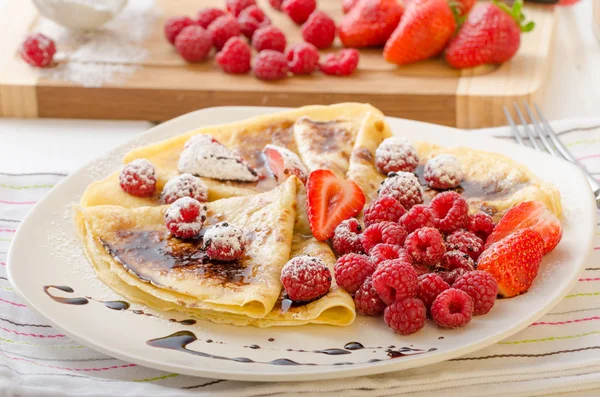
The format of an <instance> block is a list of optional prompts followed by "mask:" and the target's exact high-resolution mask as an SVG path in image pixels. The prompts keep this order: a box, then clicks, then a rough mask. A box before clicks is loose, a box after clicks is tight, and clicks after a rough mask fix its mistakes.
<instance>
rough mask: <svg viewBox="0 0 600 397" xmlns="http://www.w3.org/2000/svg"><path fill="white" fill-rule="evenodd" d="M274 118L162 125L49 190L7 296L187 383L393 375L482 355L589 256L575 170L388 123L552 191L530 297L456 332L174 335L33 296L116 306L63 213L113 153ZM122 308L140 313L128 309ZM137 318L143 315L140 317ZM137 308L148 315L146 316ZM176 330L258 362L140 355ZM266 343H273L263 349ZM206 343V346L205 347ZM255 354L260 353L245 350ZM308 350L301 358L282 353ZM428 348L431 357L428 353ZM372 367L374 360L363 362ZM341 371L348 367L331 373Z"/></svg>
mask: <svg viewBox="0 0 600 397" xmlns="http://www.w3.org/2000/svg"><path fill="white" fill-rule="evenodd" d="M275 110H277V109H273V108H259V107H222V108H212V109H204V110H200V111H197V112H193V113H190V114H187V115H184V116H181V117H179V118H177V119H174V120H171V121H169V122H166V123H164V124H161V125H159V126H157V127H155V128H153V129H151V130H150V131H148V132H147V133H145V134H143V135H141V136H139V137H137V138H135V139H133V140H132V141H131V142H129V143H128V144H127V145H125V146H123V147H120V148H118V149H116V150H114V151H113V152H111V153H109V154H108V155H106V156H103V157H102V158H101V159H99V160H96V161H94V162H93V163H91V164H89V165H87V166H85V167H83V168H82V169H80V170H79V171H77V172H75V173H73V174H72V175H70V176H69V177H68V178H66V179H65V180H64V181H63V182H62V183H60V184H59V185H58V186H56V187H55V188H54V189H53V190H52V191H51V192H50V193H49V194H48V195H47V196H46V197H44V199H43V200H41V201H40V202H39V203H38V205H37V206H36V207H35V208H34V209H33V210H32V211H31V212H30V213H29V215H28V216H27V218H26V219H25V220H24V221H23V223H22V224H21V226H20V227H19V230H18V231H17V233H16V235H15V237H14V240H13V243H12V246H11V250H10V252H9V255H8V275H9V278H10V281H11V283H12V284H13V285H14V287H15V289H16V290H17V291H18V292H19V293H20V294H21V295H22V296H23V298H24V299H25V300H26V301H27V303H28V304H29V306H30V307H32V308H34V309H35V310H36V311H38V312H39V313H40V314H41V315H42V316H44V317H46V318H47V319H48V320H49V321H50V322H51V323H52V324H53V325H54V326H55V327H56V328H58V329H60V330H61V331H63V332H64V333H65V334H67V335H69V336H70V337H72V338H73V339H75V340H77V341H79V342H81V343H83V344H86V345H88V346H90V347H92V348H94V349H96V350H98V351H101V352H103V353H106V354H108V355H110V356H113V357H117V358H120V359H123V360H126V361H129V362H133V363H137V364H141V365H145V366H148V367H153V368H157V369H162V370H166V371H172V372H177V373H182V374H188V375H197V376H205V377H214V378H224V379H236V380H249V381H288V380H313V379H327V378H340V377H346V376H356V375H357V374H360V375H369V374H375V373H381V372H388V371H396V370H400V369H406V368H412V367H416V366H422V365H426V364H432V363H436V362H439V361H442V360H447V359H450V358H453V357H457V356H461V355H464V354H467V353H470V352H473V351H475V350H477V349H481V348H483V347H486V346H488V345H491V344H492V343H495V342H497V341H499V340H501V339H504V338H506V337H508V336H510V335H512V334H514V333H516V332H517V331H519V330H521V329H523V328H525V327H526V326H527V325H529V324H531V323H532V322H533V321H535V320H536V319H538V318H539V317H541V316H542V315H543V314H544V313H546V312H547V311H548V310H550V309H551V308H552V307H553V306H554V305H555V304H556V303H557V302H558V301H559V300H560V299H561V298H562V297H563V296H564V295H565V294H566V293H567V292H568V291H569V290H570V289H571V288H572V287H573V285H574V284H575V282H576V280H577V278H578V276H579V274H580V273H581V271H582V270H583V268H584V261H585V259H586V257H587V256H588V254H589V252H590V251H591V246H592V238H593V234H594V233H593V231H594V227H595V222H596V221H595V219H596V208H595V204H594V200H593V197H592V195H591V192H590V189H589V186H588V184H587V181H586V179H585V178H584V176H583V175H582V173H581V172H580V171H579V169H577V168H576V167H575V166H573V165H571V164H569V163H566V162H564V161H562V160H558V159H556V158H553V157H551V156H548V155H544V154H540V153H537V152H534V151H533V150H529V149H525V148H522V147H519V146H516V145H514V144H510V143H507V142H503V141H499V140H494V139H491V138H487V137H483V136H478V135H477V134H474V133H468V132H462V131H458V130H455V129H451V128H446V127H441V126H436V125H431V124H425V123H419V122H414V121H408V120H401V119H396V118H389V119H388V121H389V123H390V125H391V127H392V129H393V130H394V131H395V132H396V133H398V134H402V135H404V136H407V137H409V138H413V139H418V140H428V141H432V142H436V143H438V144H441V145H462V146H469V147H472V148H476V149H482V150H489V151H495V152H499V153H502V154H505V155H507V156H509V157H511V158H513V159H515V160H516V161H518V162H520V163H523V164H525V165H527V166H528V167H529V168H530V169H531V170H532V171H533V172H534V173H536V174H537V175H538V176H540V177H541V178H543V179H545V180H547V181H549V182H552V183H554V184H555V186H557V187H558V188H559V190H560V192H561V194H562V200H563V201H562V202H563V207H564V215H565V218H564V223H563V228H564V235H563V239H562V241H561V243H560V244H559V245H558V247H557V248H556V249H555V250H554V251H553V252H552V253H551V254H550V255H548V256H547V257H546V258H544V261H543V263H542V266H541V269H540V274H539V276H538V277H537V279H536V280H535V283H534V285H533V286H532V288H531V290H530V291H529V292H528V293H527V294H525V295H522V296H519V297H517V298H513V299H508V300H500V301H498V302H497V304H496V306H495V307H494V308H493V309H492V311H491V312H490V313H489V314H488V315H486V316H482V317H475V318H474V319H473V321H471V323H470V324H469V325H468V326H466V327H464V328H462V329H459V330H451V331H448V330H442V329H438V328H437V327H435V326H434V325H432V324H431V323H428V324H427V325H426V327H425V329H424V330H422V331H420V332H418V333H417V334H415V335H412V336H408V337H403V336H399V335H396V334H394V333H393V332H391V330H389V329H388V328H387V327H386V326H385V324H384V322H383V321H382V319H381V318H376V319H373V318H366V317H362V316H359V317H358V318H357V320H356V321H355V322H354V324H353V325H351V326H349V327H331V326H316V325H310V326H301V327H288V328H286V327H275V328H267V329H258V328H254V327H243V328H240V327H234V326H228V325H217V324H212V323H210V322H205V321H198V323H197V324H196V325H192V326H185V325H181V324H177V323H173V322H169V321H168V320H167V319H169V318H173V317H176V318H178V319H182V318H183V317H178V316H176V315H173V314H170V313H168V314H162V315H161V314H160V313H158V315H159V317H147V316H141V315H135V314H134V313H132V311H131V310H127V311H115V310H110V309H107V308H106V307H105V306H104V305H102V304H101V303H98V302H95V301H92V302H90V304H87V305H82V306H76V305H65V304H61V303H57V302H55V301H54V300H52V299H50V297H49V296H48V295H46V294H45V293H44V291H43V289H42V287H43V286H44V285H48V284H54V285H67V286H70V287H72V288H73V289H74V290H75V292H74V293H73V294H68V293H63V292H60V291H56V290H54V291H53V293H54V294H55V295H60V296H92V297H94V298H96V299H100V300H102V299H118V298H119V297H118V296H117V295H116V294H115V293H113V292H112V291H111V290H109V289H108V288H107V287H106V286H104V284H102V283H101V282H100V281H99V280H98V279H97V278H96V276H95V274H94V272H93V270H92V268H91V266H90V265H89V264H88V263H87V261H86V260H85V259H84V257H83V255H82V252H81V247H80V245H79V244H78V242H77V241H76V240H75V238H74V230H73V225H72V221H71V219H70V205H71V204H72V203H74V202H77V201H78V200H79V197H80V195H81V194H82V193H83V191H84V190H85V188H86V186H87V185H88V184H89V183H90V182H92V181H93V180H95V179H98V178H100V177H103V176H105V175H107V174H109V173H110V172H112V171H113V170H115V169H117V168H118V167H119V166H120V164H121V162H120V159H121V157H122V155H123V154H124V153H125V152H126V151H128V150H129V149H130V148H132V147H137V146H140V145H143V144H147V143H150V142H156V141H159V140H162V139H164V138H167V137H171V136H174V135H177V134H179V133H182V132H185V131H187V130H190V129H193V128H197V127H199V126H201V125H209V124H218V123H224V122H230V121H234V120H238V119H244V118H247V117H250V116H254V115H257V114H263V113H269V112H273V111H275ZM131 309H140V307H139V305H135V304H133V305H132V308H131ZM141 309H143V310H146V309H145V308H143V307H142V308H141ZM146 311H147V310H146ZM180 330H188V331H192V332H193V333H194V334H195V335H196V336H197V337H198V341H196V342H193V343H192V344H190V345H189V346H188V348H189V349H192V350H195V351H201V352H205V353H208V354H213V355H218V356H221V357H228V358H234V357H246V358H250V359H252V360H253V361H256V362H262V363H242V362H236V361H231V360H223V359H214V358H207V357H201V356H198V355H192V354H186V353H185V352H181V351H174V350H165V349H159V348H156V347H151V346H149V345H147V344H146V341H148V340H150V339H153V338H159V337H164V336H166V335H169V334H172V333H174V332H177V331H180ZM269 338H274V341H269ZM207 339H212V340H213V341H214V342H223V343H207ZM351 341H359V342H361V343H362V344H363V345H364V346H367V347H369V348H365V349H362V350H354V351H352V353H351V354H346V355H327V354H322V353H315V352H314V351H315V350H321V349H328V348H343V347H344V345H345V343H346V342H351ZM250 345H258V346H260V347H261V349H251V348H249V347H248V346H250ZM389 345H394V346H395V348H394V350H398V349H399V348H401V347H412V348H414V349H423V352H418V351H412V352H409V353H421V354H414V355H407V356H402V357H398V358H390V357H388V353H387V352H386V349H387V348H388V346H389ZM287 349H293V350H307V352H297V351H287ZM430 349H435V350H431V351H430ZM280 358H287V359H290V360H293V361H296V362H298V363H313V364H317V365H314V366H313V365H310V366H309V365H272V364H265V362H269V361H271V360H275V359H280ZM373 359H379V360H382V361H377V362H368V361H369V360H373ZM340 362H349V363H352V364H348V365H332V364H334V363H340Z"/></svg>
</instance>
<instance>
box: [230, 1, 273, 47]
mask: <svg viewBox="0 0 600 397" xmlns="http://www.w3.org/2000/svg"><path fill="white" fill-rule="evenodd" d="M237 21H238V23H239V24H240V29H241V31H242V33H243V34H244V36H246V37H247V38H248V39H252V35H253V34H254V32H255V31H256V30H258V28H261V27H264V26H268V25H270V24H271V20H270V19H269V17H268V16H266V15H265V13H264V12H263V11H262V10H261V9H260V8H258V6H250V7H248V8H246V9H245V10H243V11H242V12H241V13H240V16H239V17H238V19H237Z"/></svg>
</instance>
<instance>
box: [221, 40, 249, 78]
mask: <svg viewBox="0 0 600 397" xmlns="http://www.w3.org/2000/svg"><path fill="white" fill-rule="evenodd" d="M251 58H252V50H251V49H250V46H249V45H248V43H246V42H245V41H244V40H243V39H242V38H240V37H232V38H230V39H229V40H227V43H226V44H225V47H223V49H222V50H221V51H219V52H218V53H217V56H216V57H215V60H216V61H217V65H219V67H220V68H221V69H222V70H223V71H224V72H225V73H232V74H244V73H248V72H249V71H250V59H251Z"/></svg>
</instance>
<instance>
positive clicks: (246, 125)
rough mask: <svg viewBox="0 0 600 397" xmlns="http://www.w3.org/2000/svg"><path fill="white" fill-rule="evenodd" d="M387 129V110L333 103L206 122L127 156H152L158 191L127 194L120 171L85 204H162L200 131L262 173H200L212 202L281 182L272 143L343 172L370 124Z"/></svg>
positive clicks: (94, 187)
mask: <svg viewBox="0 0 600 397" xmlns="http://www.w3.org/2000/svg"><path fill="white" fill-rule="evenodd" d="M375 122H376V123H377V125H378V126H380V128H384V126H385V121H384V116H383V114H382V113H381V112H380V111H379V110H378V109H376V108H374V107H372V106H371V105H367V104H358V103H341V104H337V105H331V106H306V107H301V108H298V109H295V110H290V111H283V112H279V113H274V114H268V115H263V116H258V117H253V118H250V119H247V120H243V121H238V122H234V123H229V124H223V125H217V126H209V127H202V128H199V129H196V130H193V131H189V132H186V133H183V134H180V135H177V136H175V137H173V138H170V139H167V140H164V141H162V142H158V143H156V144H152V145H148V146H144V147H141V148H138V149H134V150H132V151H130V152H129V153H127V154H126V155H125V157H124V159H123V160H124V163H130V162H131V161H133V160H136V159H142V158H143V159H146V160H148V161H150V162H151V163H152V164H153V165H154V167H155V169H156V176H157V189H156V192H155V194H154V196H152V197H149V198H140V197H135V196H132V195H129V194H127V193H125V192H124V191H123V190H122V189H121V188H120V186H119V172H120V170H117V171H115V172H114V173H113V174H111V175H110V176H108V177H107V178H105V179H103V180H100V181H97V182H94V183H92V184H91V185H90V186H89V187H88V188H87V190H86V191H85V193H84V194H83V197H82V198H81V202H80V204H81V206H83V207H89V206H94V205H108V204H112V205H120V206H123V207H129V208H135V207H140V206H149V205H160V204H161V203H160V193H161V191H162V188H163V186H164V185H165V183H166V182H167V181H168V180H169V179H171V178H173V177H175V176H177V175H179V174H180V173H181V171H180V169H179V160H180V156H181V153H182V152H183V149H184V145H185V144H186V142H188V140H189V139H190V138H192V137H194V136H197V135H210V136H212V137H213V138H215V139H216V140H217V141H219V142H220V143H222V144H223V145H225V146H226V147H227V148H229V149H230V150H231V151H233V154H235V155H237V156H240V157H241V158H242V159H243V160H244V161H245V162H246V163H247V164H248V165H249V166H250V167H252V169H253V170H255V171H256V172H257V174H258V176H259V180H258V181H255V182H252V181H249V182H241V181H233V180H218V179H213V178H201V179H202V180H203V181H204V183H205V184H206V185H207V186H208V199H209V201H213V200H218V199H221V198H227V197H236V196H246V195H252V194H256V193H261V192H264V191H268V190H270V189H273V188H274V187H276V186H277V184H278V183H277V181H276V179H275V178H274V176H273V175H272V174H271V172H270V171H269V170H268V168H267V166H266V161H265V158H264V156H263V155H262V150H263V148H264V147H265V145H267V144H274V145H277V146H281V147H284V148H287V149H289V150H291V151H292V152H294V153H295V154H297V155H298V156H299V157H300V159H301V160H302V162H303V163H304V164H305V165H306V167H307V168H308V171H309V172H310V171H313V170H315V169H319V168H325V169H330V170H332V171H333V172H334V173H336V174H337V175H338V176H340V177H344V176H345V175H346V172H347V171H348V167H349V159H350V154H351V153H352V149H353V147H354V143H355V140H356V136H357V135H358V134H359V133H360V132H361V131H362V130H363V129H365V128H367V129H369V128H374V127H373V126H372V125H371V123H375Z"/></svg>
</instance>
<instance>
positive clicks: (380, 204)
mask: <svg viewBox="0 0 600 397" xmlns="http://www.w3.org/2000/svg"><path fill="white" fill-rule="evenodd" d="M405 213H406V210H405V209H404V207H403V206H402V204H400V202H399V201H398V200H396V199H395V198H393V197H392V196H389V195H387V194H384V195H381V196H379V197H378V198H377V199H376V200H375V201H373V202H372V203H371V204H369V206H368V207H367V208H366V209H365V212H364V216H363V220H364V222H365V225H366V226H370V225H373V224H375V223H379V222H384V221H389V222H399V221H400V217H401V216H402V215H404V214H405Z"/></svg>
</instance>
